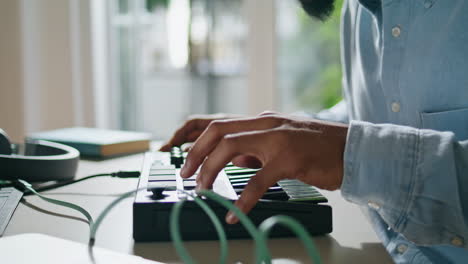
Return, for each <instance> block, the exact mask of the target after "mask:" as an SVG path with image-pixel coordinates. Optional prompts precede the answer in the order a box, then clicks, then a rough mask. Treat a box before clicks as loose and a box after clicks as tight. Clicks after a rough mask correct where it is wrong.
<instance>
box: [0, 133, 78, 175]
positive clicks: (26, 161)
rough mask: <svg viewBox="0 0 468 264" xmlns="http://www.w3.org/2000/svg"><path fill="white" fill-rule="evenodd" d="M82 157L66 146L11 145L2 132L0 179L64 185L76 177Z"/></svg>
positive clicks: (30, 142) (41, 143)
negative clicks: (59, 182) (55, 182)
mask: <svg viewBox="0 0 468 264" xmlns="http://www.w3.org/2000/svg"><path fill="white" fill-rule="evenodd" d="M79 158H80V153H79V152H78V150H76V149H74V148H72V147H69V146H65V145H63V144H59V143H54V142H49V141H44V140H30V139H27V140H26V142H25V143H24V144H11V143H10V140H9V138H8V136H7V134H6V133H5V132H4V131H3V130H2V129H0V179H2V180H16V179H22V180H25V181H28V182H44V181H63V180H71V179H73V177H75V173H76V169H77V168H78V161H79Z"/></svg>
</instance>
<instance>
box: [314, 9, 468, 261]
mask: <svg viewBox="0 0 468 264" xmlns="http://www.w3.org/2000/svg"><path fill="white" fill-rule="evenodd" d="M341 34H342V45H341V49H342V50H341V53H342V63H343V74H344V77H343V88H344V98H345V100H344V101H343V102H341V103H340V104H338V105H337V106H335V107H334V108H332V109H331V110H329V111H325V112H322V113H320V114H319V118H326V119H332V120H337V121H342V122H349V124H350V129H349V132H348V139H347V144H346V149H345V154H344V162H345V164H344V168H345V173H344V178H343V184H342V186H341V191H342V194H343V196H344V197H345V198H346V199H347V200H349V201H351V202H353V203H356V204H359V205H361V206H362V208H363V211H364V212H365V214H366V215H367V216H368V217H369V219H370V222H371V223H372V225H373V226H374V229H375V230H376V232H377V234H378V236H379V237H380V238H381V239H382V241H383V244H384V245H385V247H386V249H387V250H388V252H389V253H390V254H391V255H392V257H393V259H394V260H395V262H397V263H468V246H467V244H468V140H467V139H468V1H465V0H348V1H345V3H344V7H343V13H342V28H341ZM376 261H377V260H376Z"/></svg>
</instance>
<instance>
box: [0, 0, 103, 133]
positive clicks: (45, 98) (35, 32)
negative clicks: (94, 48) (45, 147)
mask: <svg viewBox="0 0 468 264" xmlns="http://www.w3.org/2000/svg"><path fill="white" fill-rule="evenodd" d="M90 20H91V19H90V12H89V1H81V0H21V1H18V0H5V1H0V30H1V31H0V32H2V35H1V41H0V110H1V111H0V127H2V128H4V129H5V130H6V131H7V132H8V133H9V134H10V136H11V137H12V138H13V139H14V140H16V141H19V140H21V139H22V138H23V137H24V135H25V134H27V133H29V132H34V131H39V130H46V129H54V128H59V127H66V126H73V125H88V126H92V125H94V114H93V113H94V102H93V97H92V74H91V72H92V65H91V61H90V60H91V56H90V55H89V54H90V52H91V48H90V47H91V45H90V38H89V36H90V33H89V32H90Z"/></svg>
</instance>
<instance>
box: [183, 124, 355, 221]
mask: <svg viewBox="0 0 468 264" xmlns="http://www.w3.org/2000/svg"><path fill="white" fill-rule="evenodd" d="M347 130H348V128H347V126H346V125H343V124H340V123H329V122H323V121H318V120H307V119H301V118H296V117H287V116H280V115H267V116H259V117H254V118H242V119H232V120H218V121H213V122H211V123H210V124H209V125H208V127H207V129H206V130H205V131H204V132H203V134H202V135H201V136H200V137H199V138H198V139H197V140H196V142H195V144H194V145H193V147H192V148H191V150H190V151H189V154H188V156H187V159H186V161H185V165H184V167H183V168H182V171H181V176H182V177H184V178H187V177H190V176H192V175H193V174H194V173H195V172H196V170H197V169H198V167H199V166H201V169H200V173H199V175H198V177H197V185H198V186H197V188H198V189H211V188H212V185H213V182H214V180H215V178H216V176H217V175H218V173H219V172H220V171H221V170H222V169H223V168H224V167H225V165H226V164H227V163H229V162H230V161H234V160H236V159H239V158H241V159H245V160H250V162H252V161H256V162H258V165H259V167H261V169H260V170H259V171H258V172H257V174H256V175H255V176H253V177H251V179H250V180H249V182H248V184H247V186H246V187H245V189H244V191H243V192H242V194H241V196H240V198H239V199H238V200H237V201H236V202H235V205H236V206H237V207H238V208H239V209H240V210H241V211H243V212H244V213H248V212H249V211H250V210H251V209H252V208H253V207H254V206H255V204H256V202H257V201H258V200H259V199H260V198H261V197H262V195H263V194H264V193H265V192H266V191H267V189H268V188H269V187H271V186H272V185H273V184H274V183H276V182H277V181H279V180H281V179H298V180H300V181H302V182H305V183H307V184H310V185H314V186H317V187H319V188H322V189H327V190H335V189H338V188H339V187H340V186H341V182H342V177H343V152H344V147H345V143H346V135H347ZM226 221H227V222H228V223H231V224H232V223H236V222H237V221H238V220H237V219H236V217H235V216H234V215H233V214H232V213H228V215H227V217H226Z"/></svg>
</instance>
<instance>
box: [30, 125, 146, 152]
mask: <svg viewBox="0 0 468 264" xmlns="http://www.w3.org/2000/svg"><path fill="white" fill-rule="evenodd" d="M27 138H28V139H39V140H48V141H53V142H57V143H62V144H65V145H68V146H71V147H74V148H76V149H77V150H78V151H79V152H80V154H81V155H82V156H88V157H98V158H106V157H111V156H118V155H124V154H131V153H138V152H144V151H147V150H149V149H150V143H151V134H149V133H143V132H132V131H120V130H108V129H98V128H87V127H70V128H63V129H57V130H50V131H43V132H38V133H33V134H30V135H29V136H28V137H27Z"/></svg>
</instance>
